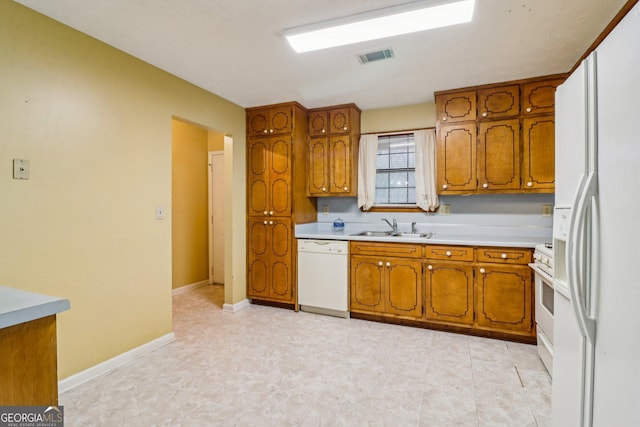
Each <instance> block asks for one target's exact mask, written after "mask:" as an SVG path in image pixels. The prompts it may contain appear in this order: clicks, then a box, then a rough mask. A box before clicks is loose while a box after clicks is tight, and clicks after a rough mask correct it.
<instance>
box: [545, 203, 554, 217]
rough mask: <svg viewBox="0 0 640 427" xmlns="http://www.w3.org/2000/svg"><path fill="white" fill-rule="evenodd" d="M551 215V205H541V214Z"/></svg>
mask: <svg viewBox="0 0 640 427" xmlns="http://www.w3.org/2000/svg"><path fill="white" fill-rule="evenodd" d="M551 215H553V206H552V205H542V216H551Z"/></svg>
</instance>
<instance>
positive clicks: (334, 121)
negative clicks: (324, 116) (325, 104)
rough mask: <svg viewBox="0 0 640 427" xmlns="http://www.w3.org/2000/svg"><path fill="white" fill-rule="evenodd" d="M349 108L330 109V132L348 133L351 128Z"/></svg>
mask: <svg viewBox="0 0 640 427" xmlns="http://www.w3.org/2000/svg"><path fill="white" fill-rule="evenodd" d="M349 117H350V114H349V108H334V109H332V110H329V133H331V134H336V133H347V132H349V131H350V130H351V128H350V123H349V122H350V120H349Z"/></svg>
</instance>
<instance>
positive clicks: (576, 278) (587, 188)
mask: <svg viewBox="0 0 640 427" xmlns="http://www.w3.org/2000/svg"><path fill="white" fill-rule="evenodd" d="M595 177H596V175H595V173H594V172H590V173H589V175H582V177H581V183H582V182H584V186H583V187H582V191H581V192H579V193H578V197H577V203H575V204H574V209H572V211H571V222H570V235H569V239H568V242H567V245H568V248H567V252H568V254H567V255H568V262H569V264H570V265H569V266H568V267H569V269H568V271H569V291H570V293H571V303H572V305H573V309H574V312H575V315H576V318H577V320H578V326H579V327H580V331H581V332H582V335H584V336H585V337H586V338H587V340H589V342H591V343H592V344H593V343H595V335H596V322H595V319H594V318H592V317H591V316H590V315H589V314H588V308H587V307H586V299H585V298H584V296H583V291H586V283H585V280H584V279H585V277H584V276H583V274H582V273H583V272H584V271H585V270H584V264H583V263H584V262H585V255H586V250H588V249H587V248H586V242H585V241H584V240H583V239H582V237H581V236H582V233H581V231H582V228H583V226H584V223H585V219H586V217H587V209H588V208H589V207H590V206H591V205H590V202H591V200H592V199H593V198H594V197H595V196H596V179H595Z"/></svg>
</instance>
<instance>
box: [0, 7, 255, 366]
mask: <svg viewBox="0 0 640 427" xmlns="http://www.w3.org/2000/svg"><path fill="white" fill-rule="evenodd" d="M231 65H232V64H231ZM0 94H2V95H1V96H0V117H1V119H0V123H1V124H0V128H1V129H2V131H1V134H0V195H2V198H1V199H0V236H1V237H0V260H1V264H0V284H2V285H5V286H12V287H15V288H20V289H26V290H31V291H35V292H42V293H45V294H50V295H56V296H61V297H66V298H68V299H69V300H70V301H71V310H70V311H67V312H65V313H62V314H61V315H59V316H58V321H59V323H58V342H59V347H58V349H59V372H60V378H65V377H67V376H69V375H71V374H74V373H76V372H79V371H82V370H84V369H86V368H89V367H91V366H93V365H95V364H97V363H100V362H102V361H104V360H107V359H109V358H111V357H114V356H116V355H118V354H120V353H123V352H125V351H128V350H130V349H132V348H135V347H137V346H140V345H142V344H144V343H146V342H149V341H150V340H153V339H155V338H158V337H160V336H163V335H165V334H167V333H169V332H171V330H172V325H171V287H172V286H171V281H172V277H171V209H170V207H171V133H172V132H171V124H172V117H174V116H175V117H177V118H182V119H187V120H189V121H192V122H194V123H198V124H201V125H202V126H204V127H206V128H209V129H214V130H216V131H219V132H222V133H225V134H227V135H231V136H232V137H233V144H226V145H225V161H226V162H228V165H225V166H229V167H228V168H227V169H226V170H227V171H228V172H227V173H228V174H229V179H228V180H226V179H225V181H226V182H230V183H232V185H229V186H227V188H228V189H227V190H226V192H225V209H226V212H225V215H226V219H228V221H226V222H225V225H226V227H227V230H225V235H228V236H233V240H231V239H229V241H228V242H226V244H227V246H228V247H227V249H228V251H227V256H228V257H229V258H227V260H228V261H229V262H230V265H231V268H229V269H227V271H226V274H225V282H226V284H227V286H225V302H226V303H235V302H238V301H240V300H241V299H243V298H244V297H245V288H246V282H245V243H244V242H245V198H244V194H245V189H244V187H245V151H246V150H245V137H244V134H245V120H244V109H243V108H241V107H239V106H237V105H235V104H232V103H230V102H228V101H226V100H224V99H222V98H220V97H218V96H216V95H213V94H211V93H208V92H206V91H204V90H202V89H200V88H197V87H195V86H193V85H190V84H188V83H186V82H184V81H182V80H180V79H178V78H176V77H174V76H171V75H169V74H167V73H165V72H163V71H160V70H158V69H157V68H154V67H152V66H150V65H149V64H146V63H144V62H142V61H140V60H137V59H135V58H133V57H131V56H129V55H127V54H125V53H123V52H121V51H119V50H116V49H114V48H111V47H109V46H107V45H105V44H103V43H101V42H99V41H97V40H95V39H93V38H90V37H88V36H86V35H84V34H82V33H80V32H77V31H75V30H72V29H70V28H68V27H66V26H63V25H61V24H59V23H57V22H55V21H53V20H50V19H49V18H46V17H43V16H41V15H39V14H37V13H35V12H33V11H31V10H29V9H27V8H25V7H23V6H21V5H19V4H16V3H14V2H12V1H9V0H0ZM14 158H20V159H28V160H30V162H31V179H29V180H28V181H21V180H13V179H11V176H12V172H11V171H12V162H11V159H14ZM232 195H234V196H233V197H232ZM239 195H240V196H239ZM156 206H163V207H164V208H165V209H166V216H167V218H166V219H165V220H163V221H157V220H156V219H155V207H156ZM228 265H229V264H228ZM229 285H231V286H229Z"/></svg>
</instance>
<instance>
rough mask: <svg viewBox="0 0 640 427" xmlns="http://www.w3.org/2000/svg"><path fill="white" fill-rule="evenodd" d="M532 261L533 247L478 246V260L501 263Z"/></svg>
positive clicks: (525, 262) (526, 262)
mask: <svg viewBox="0 0 640 427" xmlns="http://www.w3.org/2000/svg"><path fill="white" fill-rule="evenodd" d="M531 261H532V252H531V249H523V248H478V262H496V263H501V264H528V263H530V262H531Z"/></svg>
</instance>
